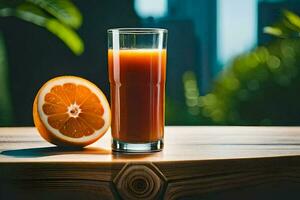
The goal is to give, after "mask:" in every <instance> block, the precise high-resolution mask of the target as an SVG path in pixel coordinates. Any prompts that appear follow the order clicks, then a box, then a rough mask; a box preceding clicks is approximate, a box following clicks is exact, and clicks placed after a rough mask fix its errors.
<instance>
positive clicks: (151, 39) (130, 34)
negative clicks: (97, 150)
mask: <svg viewBox="0 0 300 200" xmlns="http://www.w3.org/2000/svg"><path fill="white" fill-rule="evenodd" d="M166 47H167V30H165V29H154V28H119V29H109V30H108V70H109V81H110V94H111V110H112V124H111V132H112V138H113V141H112V149H113V150H114V151H120V152H152V151H159V150H162V148H163V136H164V118H165V117H164V115H165V114H164V110H165V82H166V58H167V50H166Z"/></svg>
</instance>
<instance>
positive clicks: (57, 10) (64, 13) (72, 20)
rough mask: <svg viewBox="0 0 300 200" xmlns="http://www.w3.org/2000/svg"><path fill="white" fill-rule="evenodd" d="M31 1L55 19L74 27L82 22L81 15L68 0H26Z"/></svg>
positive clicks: (77, 26)
mask: <svg viewBox="0 0 300 200" xmlns="http://www.w3.org/2000/svg"><path fill="white" fill-rule="evenodd" d="M26 1H28V2H31V3H33V4H35V5H37V6H39V7H41V8H42V9H44V10H45V11H47V12H48V13H50V14H51V15H53V16H54V17H56V18H57V19H59V20H60V21H61V22H63V23H65V24H66V25H68V26H71V27H73V28H75V29H77V28H79V27H80V26H81V24H82V15H81V13H80V11H79V10H78V9H77V7H76V6H75V5H74V4H73V3H72V1H70V0H26Z"/></svg>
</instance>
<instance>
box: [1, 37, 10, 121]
mask: <svg viewBox="0 0 300 200" xmlns="http://www.w3.org/2000/svg"><path fill="white" fill-rule="evenodd" d="M12 119H13V110H12V104H11V95H10V91H9V80H8V67H7V60H6V51H5V44H4V39H3V36H2V34H1V32H0V126H9V125H11V124H12Z"/></svg>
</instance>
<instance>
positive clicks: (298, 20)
mask: <svg viewBox="0 0 300 200" xmlns="http://www.w3.org/2000/svg"><path fill="white" fill-rule="evenodd" d="M283 15H284V16H285V18H286V19H287V20H288V22H289V23H291V24H292V25H294V26H295V27H297V29H298V31H300V17H299V16H298V15H296V14H295V13H293V12H291V11H288V10H285V11H283Z"/></svg>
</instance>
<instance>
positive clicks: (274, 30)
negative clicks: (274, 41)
mask: <svg viewBox="0 0 300 200" xmlns="http://www.w3.org/2000/svg"><path fill="white" fill-rule="evenodd" d="M263 31H264V33H267V34H270V35H274V36H278V37H282V36H283V32H282V30H281V29H280V28H278V27H272V26H266V27H264V30H263Z"/></svg>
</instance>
